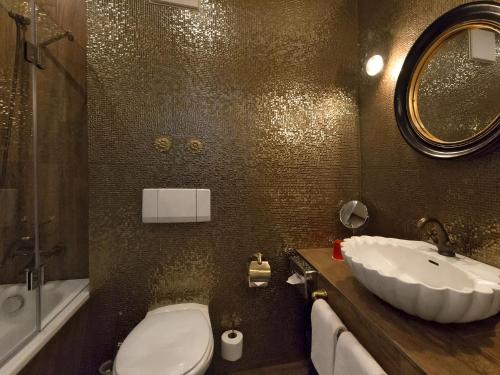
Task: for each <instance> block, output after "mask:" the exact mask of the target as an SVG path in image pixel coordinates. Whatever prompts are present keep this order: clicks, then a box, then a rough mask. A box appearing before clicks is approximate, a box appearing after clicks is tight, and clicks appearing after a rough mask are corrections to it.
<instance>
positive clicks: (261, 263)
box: [248, 253, 271, 288]
mask: <svg viewBox="0 0 500 375" xmlns="http://www.w3.org/2000/svg"><path fill="white" fill-rule="evenodd" d="M270 279H271V265H270V264H269V262H268V261H267V260H263V258H262V253H256V254H254V255H253V257H252V259H251V261H250V264H249V265H248V286H249V287H250V288H264V287H266V286H268V284H269V280H270Z"/></svg>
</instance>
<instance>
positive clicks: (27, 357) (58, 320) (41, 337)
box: [0, 284, 90, 375]
mask: <svg viewBox="0 0 500 375" xmlns="http://www.w3.org/2000/svg"><path fill="white" fill-rule="evenodd" d="M89 297H90V293H89V285H88V284H87V285H86V286H85V287H84V288H83V289H81V291H80V293H78V294H77V295H76V296H75V297H74V298H73V299H72V300H71V301H70V302H69V303H68V304H67V305H66V306H65V307H64V308H63V309H62V310H61V311H60V312H59V313H58V314H57V315H56V316H55V317H54V318H53V319H52V320H51V321H50V322H48V323H47V325H45V326H44V328H43V329H42V330H41V331H37V332H34V334H33V336H31V340H30V341H28V342H27V343H26V345H25V346H24V347H23V348H21V349H20V350H19V351H18V352H17V353H16V354H14V355H13V356H12V357H10V359H8V360H7V362H5V363H4V364H3V366H2V367H0V375H15V374H17V373H19V372H20V371H21V370H22V369H23V368H24V366H26V365H27V364H28V363H29V361H31V360H32V359H33V358H34V357H35V355H36V354H38V352H40V351H41V350H42V348H43V347H44V346H45V345H46V344H47V343H48V342H49V341H50V339H51V338H52V337H54V336H55V334H56V333H57V332H58V331H59V330H60V329H61V328H62V327H63V326H64V325H65V324H66V322H67V321H68V320H69V319H71V317H72V316H73V315H75V314H76V312H77V311H78V310H79V309H80V308H81V307H82V306H83V305H84V304H85V303H86V302H87V301H88V299H89Z"/></svg>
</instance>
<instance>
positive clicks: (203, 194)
mask: <svg viewBox="0 0 500 375" xmlns="http://www.w3.org/2000/svg"><path fill="white" fill-rule="evenodd" d="M206 221H210V190H208V189H144V190H143V191H142V222H143V223H196V222H206Z"/></svg>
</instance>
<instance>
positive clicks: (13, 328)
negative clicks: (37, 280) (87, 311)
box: [0, 279, 89, 375]
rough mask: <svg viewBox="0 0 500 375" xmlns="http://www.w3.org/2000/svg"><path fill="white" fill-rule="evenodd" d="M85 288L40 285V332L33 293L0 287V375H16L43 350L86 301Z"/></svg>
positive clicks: (67, 283)
mask: <svg viewBox="0 0 500 375" xmlns="http://www.w3.org/2000/svg"><path fill="white" fill-rule="evenodd" d="M88 285H89V280H88V279H76V280H61V281H49V282H47V283H46V284H45V285H43V286H42V291H41V296H42V303H41V328H42V330H41V331H37V330H36V323H35V322H36V317H35V314H36V313H35V311H36V309H35V306H36V300H37V296H36V291H27V290H26V287H25V285H24V284H10V285H0V366H1V367H0V375H12V374H17V373H18V372H19V371H20V370H21V369H22V368H23V367H24V366H25V365H26V364H27V363H28V362H29V361H30V360H31V359H32V358H33V357H34V356H35V354H36V353H38V352H39V351H40V349H42V348H43V346H44V345H45V344H46V343H47V342H48V341H49V340H50V339H51V338H52V337H53V336H54V335H55V334H56V332H57V331H58V330H59V329H60V328H61V327H62V326H63V325H64V323H66V322H67V321H68V320H69V319H70V318H71V317H72V316H73V315H74V314H75V313H76V311H78V309H79V308H80V307H81V306H82V305H83V304H84V303H85V302H86V301H87V299H88V298H89V291H88ZM16 343H19V344H18V345H15V344H16ZM2 364H3V365H2Z"/></svg>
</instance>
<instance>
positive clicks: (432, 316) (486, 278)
mask: <svg viewBox="0 0 500 375" xmlns="http://www.w3.org/2000/svg"><path fill="white" fill-rule="evenodd" d="M342 254H343V256H344V259H345V261H346V263H347V264H348V265H349V267H350V269H351V271H352V273H353V275H354V276H355V277H356V278H357V279H358V280H359V281H360V282H361V283H362V284H363V285H364V286H365V287H366V288H368V289H369V290H370V291H371V292H373V293H374V294H376V295H377V296H378V297H380V298H381V299H383V300H384V301H386V302H388V303H390V304H391V305H393V306H394V307H397V308H399V309H401V310H403V311H405V312H407V313H408V314H411V315H415V316H418V317H420V318H422V319H425V320H433V321H436V322H440V323H466V322H472V321H475V320H480V319H485V318H488V317H490V316H493V315H495V314H496V313H498V312H499V311H500V269H498V268H495V267H492V266H489V265H486V264H483V263H480V262H477V261H475V260H473V259H470V258H467V257H465V256H461V255H458V254H457V255H456V256H455V257H446V256H442V255H439V254H438V253H437V248H436V246H434V245H431V244H429V243H427V242H422V241H406V240H399V239H395V238H384V237H369V236H361V237H351V238H348V239H346V240H344V241H343V242H342Z"/></svg>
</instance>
